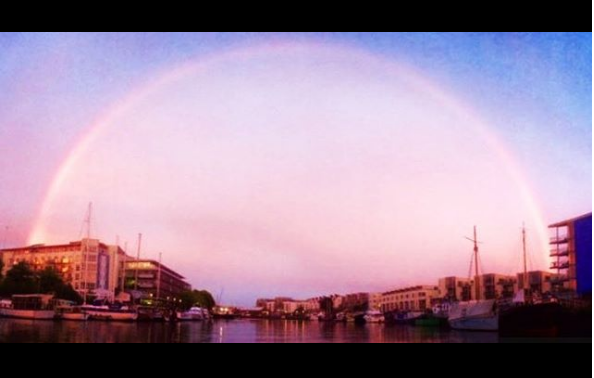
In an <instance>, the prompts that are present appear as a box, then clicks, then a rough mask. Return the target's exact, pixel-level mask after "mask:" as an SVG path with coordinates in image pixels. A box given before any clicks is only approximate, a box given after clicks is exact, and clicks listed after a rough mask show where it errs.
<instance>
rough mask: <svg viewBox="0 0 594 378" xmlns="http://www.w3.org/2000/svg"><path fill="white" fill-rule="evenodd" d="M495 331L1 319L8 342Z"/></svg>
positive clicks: (421, 336)
mask: <svg viewBox="0 0 594 378" xmlns="http://www.w3.org/2000/svg"><path fill="white" fill-rule="evenodd" d="M498 341H499V339H498V336H497V335H496V334H492V333H468V332H455V331H445V330H439V329H431V328H416V327H385V326H383V325H375V324H372V325H367V326H356V325H354V324H329V323H318V322H294V321H269V320H259V321H249V320H241V321H232V322H225V321H218V322H203V323H178V324H160V323H132V324H126V323H101V322H88V323H77V322H46V321H28V320H8V319H1V320H0V342H2V343H23V342H24V343H48V342H50V343H66V342H68V343H255V342H256V343H463V342H471V343H495V342H498Z"/></svg>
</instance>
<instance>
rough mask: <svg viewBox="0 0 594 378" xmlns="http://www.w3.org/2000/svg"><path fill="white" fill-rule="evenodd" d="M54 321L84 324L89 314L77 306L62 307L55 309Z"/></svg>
mask: <svg viewBox="0 0 594 378" xmlns="http://www.w3.org/2000/svg"><path fill="white" fill-rule="evenodd" d="M56 319H61V320H70V321H79V322H84V321H87V320H88V319H89V314H87V313H86V312H85V311H84V310H83V309H82V308H81V307H78V306H62V307H58V308H56Z"/></svg>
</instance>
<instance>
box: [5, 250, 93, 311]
mask: <svg viewBox="0 0 594 378" xmlns="http://www.w3.org/2000/svg"><path fill="white" fill-rule="evenodd" d="M3 269H4V263H3V262H2V261H1V260H0V297H7V298H8V297H11V296H12V295H24V294H51V295H54V297H56V298H58V299H65V300H69V301H72V302H76V303H78V304H81V303H82V301H83V299H82V297H81V296H80V295H79V294H78V293H77V292H76V290H74V288H73V287H72V285H70V284H68V283H66V282H64V280H63V279H62V276H61V275H60V273H59V272H58V271H57V270H56V269H55V268H54V267H51V266H49V267H47V268H45V269H43V270H40V271H35V270H33V269H32V268H31V266H30V265H29V264H27V263H25V262H20V263H18V264H16V265H15V266H13V267H12V268H11V269H10V270H8V272H6V276H4V275H3V274H2V272H3Z"/></svg>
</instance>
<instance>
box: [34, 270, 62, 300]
mask: <svg viewBox="0 0 594 378" xmlns="http://www.w3.org/2000/svg"><path fill="white" fill-rule="evenodd" d="M38 279H39V292H40V293H55V292H56V291H58V290H59V289H61V288H62V286H64V281H63V280H62V277H60V274H59V273H58V272H57V271H56V269H54V268H53V267H51V266H48V267H47V268H45V269H44V270H42V271H41V272H40V273H39V277H38Z"/></svg>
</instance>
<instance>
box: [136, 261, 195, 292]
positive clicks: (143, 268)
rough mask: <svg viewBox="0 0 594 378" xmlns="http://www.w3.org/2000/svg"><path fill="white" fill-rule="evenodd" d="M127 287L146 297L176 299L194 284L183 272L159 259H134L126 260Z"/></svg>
mask: <svg viewBox="0 0 594 378" xmlns="http://www.w3.org/2000/svg"><path fill="white" fill-rule="evenodd" d="M125 289H126V291H127V292H137V293H140V294H141V295H142V296H143V297H144V298H161V299H176V298H178V297H179V296H180V294H181V293H183V292H184V291H188V290H192V286H190V284H188V283H187V282H186V281H185V279H184V277H183V276H182V275H181V274H179V273H177V272H175V271H174V270H172V269H170V268H168V267H167V266H165V265H163V264H161V263H159V262H157V261H154V260H132V261H127V262H126V268H125Z"/></svg>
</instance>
